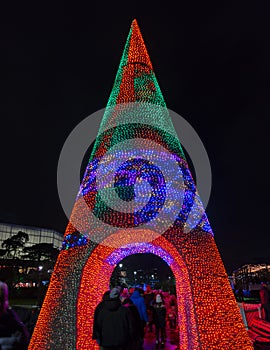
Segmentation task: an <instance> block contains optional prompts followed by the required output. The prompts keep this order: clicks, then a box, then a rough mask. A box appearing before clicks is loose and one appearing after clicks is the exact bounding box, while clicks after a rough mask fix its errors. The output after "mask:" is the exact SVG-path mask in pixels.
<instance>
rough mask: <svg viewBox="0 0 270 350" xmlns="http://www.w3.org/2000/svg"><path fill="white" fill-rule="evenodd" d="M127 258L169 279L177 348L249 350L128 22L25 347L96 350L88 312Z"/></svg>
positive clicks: (162, 105) (193, 191) (186, 172)
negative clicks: (145, 261)
mask: <svg viewBox="0 0 270 350" xmlns="http://www.w3.org/2000/svg"><path fill="white" fill-rule="evenodd" d="M135 253H152V254H155V255H157V256H159V257H161V258H162V259H163V260H164V261H165V262H166V263H167V264H168V265H169V266H170V268H171V270H172V272H173V273H174V276H175V281H176V293H177V307H178V323H179V348H180V349H181V350H185V349H188V350H195V349H204V350H211V349H220V350H238V349H239V350H240V349H241V350H249V349H253V346H252V345H251V342H250V339H249V337H248V335H247V332H246V330H245V326H244V323H243V321H242V318H241V315H240V311H239V308H238V306H237V303H236V301H235V297H234V295H233V292H232V289H231V287H230V284H229V280H228V276H227V274H226V271H225V268H224V265H223V262H222V260H221V257H220V254H219V252H218V249H217V246H216V243H215V240H214V237H213V233H212V230H211V227H210V225H209V222H208V219H207V216H206V214H205V211H204V208H203V206H202V203H201V201H200V198H199V196H198V193H197V191H196V186H195V183H194V181H193V179H192V176H191V174H190V171H189V168H188V164H187V162H186V159H185V156H184V153H183V151H182V148H181V145H180V141H179V140H178V138H177V135H176V132H175V130H174V127H173V125H172V121H171V119H170V116H169V113H168V111H167V109H166V104H165V101H164V99H163V96H162V93H161V91H160V88H159V85H158V82H157V79H156V77H155V75H154V72H153V67H152V64H151V61H150V58H149V55H148V53H147V50H146V47H145V44H144V42H143V39H142V36H141V33H140V30H139V27H138V24H137V22H136V20H134V21H133V22H132V25H131V29H130V32H129V35H128V38H127V42H126V45H125V49H124V52H123V55H122V59H121V62H120V66H119V69H118V72H117V75H116V79H115V83H114V86H113V89H112V92H111V95H110V98H109V101H108V105H107V108H106V111H105V113H104V116H103V119H102V122H101V126H100V130H99V132H98V135H97V139H96V142H95V144H94V148H93V151H92V154H91V157H90V160H89V163H88V166H87V168H86V171H85V175H84V178H83V180H82V183H81V186H80V189H79V193H78V196H77V199H76V202H75V204H74V208H73V211H72V214H71V217H70V221H69V224H68V226H67V229H66V232H65V236H64V242H63V249H62V251H61V252H60V254H59V256H58V260H57V263H56V265H55V268H54V271H53V274H52V277H51V281H50V285H49V288H48V291H47V294H46V297H45V300H44V303H43V305H42V308H41V311H40V315H39V318H38V321H37V324H36V327H35V330H34V333H33V336H32V339H31V343H30V346H29V349H37V350H42V349H51V350H57V349H59V350H63V349H72V350H73V349H78V350H87V349H90V350H92V349H98V348H99V347H98V345H97V343H96V341H94V340H92V327H93V314H94V310H95V308H96V306H97V304H98V302H99V301H100V300H101V297H102V295H103V293H104V292H105V291H106V290H107V289H108V287H109V281H110V277H111V274H112V272H113V270H114V268H115V266H116V265H117V264H118V263H119V262H120V261H121V260H122V259H123V258H125V257H126V256H129V255H132V254H135Z"/></svg>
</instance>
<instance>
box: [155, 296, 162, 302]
mask: <svg viewBox="0 0 270 350" xmlns="http://www.w3.org/2000/svg"><path fill="white" fill-rule="evenodd" d="M156 303H157V304H161V303H162V298H161V295H160V294H157V295H156Z"/></svg>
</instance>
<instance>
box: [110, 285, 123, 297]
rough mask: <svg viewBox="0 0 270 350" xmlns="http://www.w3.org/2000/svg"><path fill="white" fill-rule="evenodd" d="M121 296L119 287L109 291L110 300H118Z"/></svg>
mask: <svg viewBox="0 0 270 350" xmlns="http://www.w3.org/2000/svg"><path fill="white" fill-rule="evenodd" d="M120 294H121V287H114V288H113V289H112V290H111V291H110V298H111V299H119V297H120Z"/></svg>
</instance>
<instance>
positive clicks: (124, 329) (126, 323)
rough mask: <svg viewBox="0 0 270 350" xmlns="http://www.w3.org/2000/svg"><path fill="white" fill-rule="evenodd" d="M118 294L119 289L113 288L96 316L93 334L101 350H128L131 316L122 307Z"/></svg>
mask: <svg viewBox="0 0 270 350" xmlns="http://www.w3.org/2000/svg"><path fill="white" fill-rule="evenodd" d="M120 293H121V288H119V287H115V288H113V289H112V290H111V291H110V295H109V298H105V300H103V301H102V307H100V308H99V310H98V314H97V315H96V323H95V332H96V334H98V338H99V339H98V343H99V346H100V349H102V350H128V343H129V341H130V338H131V337H133V335H134V331H135V329H134V324H133V319H132V315H131V314H130V310H129V309H128V308H126V307H124V306H122V304H121V301H120Z"/></svg>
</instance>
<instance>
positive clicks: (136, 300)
mask: <svg viewBox="0 0 270 350" xmlns="http://www.w3.org/2000/svg"><path fill="white" fill-rule="evenodd" d="M130 299H131V300H132V302H133V304H135V305H136V307H137V309H138V311H139V315H140V319H141V328H140V333H141V339H142V340H141V345H140V348H142V346H143V339H144V329H145V326H146V324H148V315H147V310H146V305H145V301H144V298H143V296H142V295H141V293H140V289H139V288H135V290H134V292H133V293H132V295H131V297H130Z"/></svg>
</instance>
